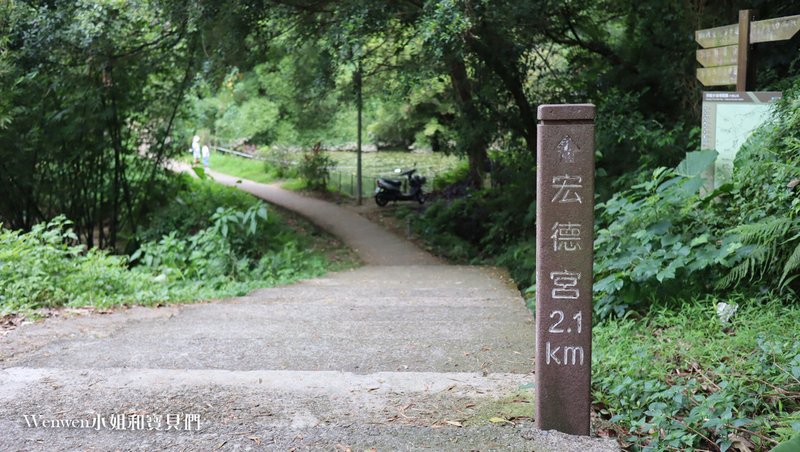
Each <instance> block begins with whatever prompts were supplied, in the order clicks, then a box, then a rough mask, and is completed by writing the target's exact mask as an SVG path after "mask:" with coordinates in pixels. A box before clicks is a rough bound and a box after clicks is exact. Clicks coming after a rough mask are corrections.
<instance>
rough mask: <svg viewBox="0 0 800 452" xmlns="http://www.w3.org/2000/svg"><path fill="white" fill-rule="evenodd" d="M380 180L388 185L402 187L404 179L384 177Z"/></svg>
mask: <svg viewBox="0 0 800 452" xmlns="http://www.w3.org/2000/svg"><path fill="white" fill-rule="evenodd" d="M380 181H381V182H383V183H384V184H386V185H393V186H395V187H400V185H402V184H403V182H402V181H399V180H396V179H384V178H381V179H380Z"/></svg>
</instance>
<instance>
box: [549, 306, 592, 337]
mask: <svg viewBox="0 0 800 452" xmlns="http://www.w3.org/2000/svg"><path fill="white" fill-rule="evenodd" d="M556 317H558V320H556V323H554V324H552V325H550V328H548V329H547V331H548V332H550V333H563V332H564V328H559V327H558V325H561V322H563V321H564V311H552V312H551V313H550V318H551V319H553V318H556ZM572 320H575V322H576V323H577V324H578V334H581V330H582V329H583V316H582V315H581V312H580V311H578V312H577V313H576V314H575V315H573V316H572ZM567 332H568V333H571V332H572V329H571V328H570V329H569V330H568V331H567Z"/></svg>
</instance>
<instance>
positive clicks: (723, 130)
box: [700, 91, 781, 188]
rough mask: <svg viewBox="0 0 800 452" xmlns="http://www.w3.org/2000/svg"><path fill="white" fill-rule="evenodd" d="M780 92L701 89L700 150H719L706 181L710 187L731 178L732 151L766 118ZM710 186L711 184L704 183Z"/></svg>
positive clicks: (734, 157) (717, 185)
mask: <svg viewBox="0 0 800 452" xmlns="http://www.w3.org/2000/svg"><path fill="white" fill-rule="evenodd" d="M780 97H781V93H780V92H751V91H746V92H704V93H703V119H702V135H701V140H700V148H701V149H714V150H716V151H717V152H718V153H719V156H717V161H716V162H715V164H714V166H713V171H712V172H711V174H708V179H710V180H709V181H708V182H711V181H713V188H718V187H719V186H720V185H722V184H724V183H725V182H727V181H729V180H730V179H731V175H732V174H733V161H734V160H735V159H736V153H737V152H739V148H741V147H742V144H744V142H745V141H746V140H747V138H748V137H749V136H750V135H751V134H752V133H753V131H755V130H756V129H757V128H758V126H760V125H761V124H763V123H764V121H766V120H767V119H768V118H769V115H770V108H771V104H772V103H773V102H775V100H777V99H780ZM707 187H711V183H707Z"/></svg>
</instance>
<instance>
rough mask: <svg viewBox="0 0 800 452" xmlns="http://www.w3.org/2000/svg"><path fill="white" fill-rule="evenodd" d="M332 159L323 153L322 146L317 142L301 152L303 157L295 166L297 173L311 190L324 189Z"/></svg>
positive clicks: (326, 185) (326, 184)
mask: <svg viewBox="0 0 800 452" xmlns="http://www.w3.org/2000/svg"><path fill="white" fill-rule="evenodd" d="M331 166H333V160H332V159H331V158H330V157H328V156H327V155H325V153H324V152H323V151H322V147H321V146H320V145H319V143H317V144H316V145H315V146H314V147H312V148H311V149H310V150H308V151H306V152H305V153H304V154H303V159H302V160H300V164H299V165H298V167H297V174H298V175H299V176H300V178H301V179H302V180H304V181H305V183H306V186H307V187H308V188H309V189H311V190H325V189H327V187H328V178H329V177H330V167H331Z"/></svg>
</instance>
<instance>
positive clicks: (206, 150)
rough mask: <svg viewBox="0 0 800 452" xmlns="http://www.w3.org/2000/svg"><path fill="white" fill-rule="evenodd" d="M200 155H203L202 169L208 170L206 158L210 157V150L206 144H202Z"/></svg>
mask: <svg viewBox="0 0 800 452" xmlns="http://www.w3.org/2000/svg"><path fill="white" fill-rule="evenodd" d="M201 155H202V157H203V169H205V170H208V159H209V157H211V150H210V149H209V148H208V145H206V144H204V145H203V150H202V151H201Z"/></svg>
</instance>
